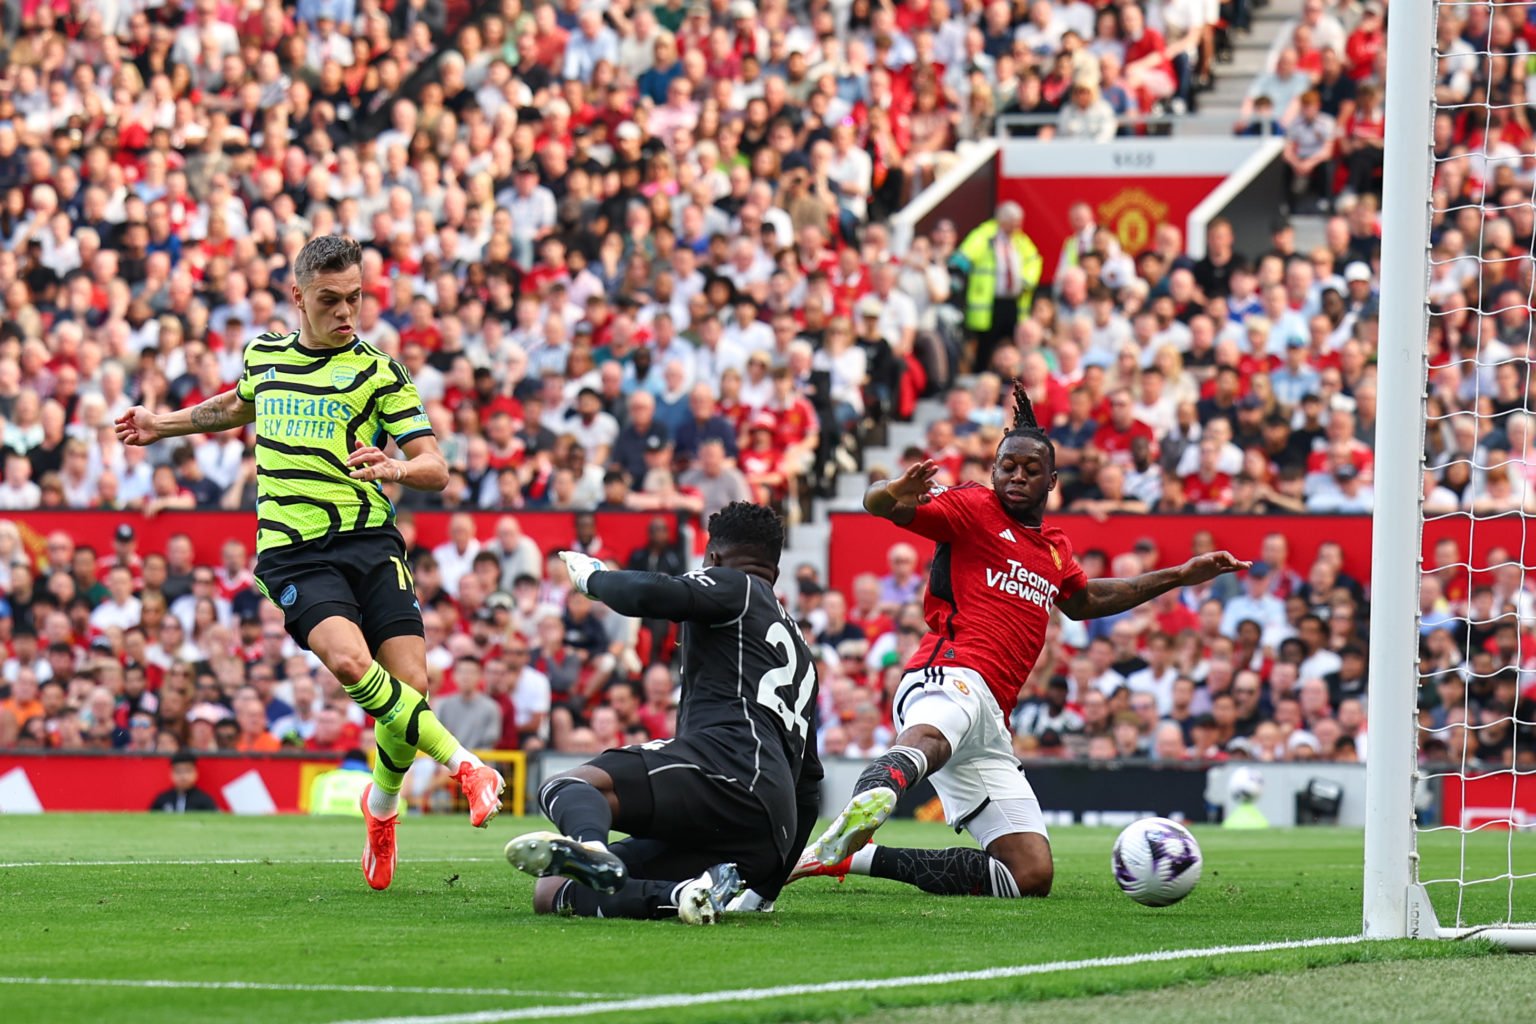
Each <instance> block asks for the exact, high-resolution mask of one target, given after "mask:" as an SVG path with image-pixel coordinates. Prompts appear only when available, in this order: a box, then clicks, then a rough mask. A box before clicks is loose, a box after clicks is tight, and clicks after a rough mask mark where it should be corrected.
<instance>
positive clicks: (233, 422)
mask: <svg viewBox="0 0 1536 1024" xmlns="http://www.w3.org/2000/svg"><path fill="white" fill-rule="evenodd" d="M255 418H256V406H255V404H254V403H252V402H247V401H246V400H245V399H243V398H241V397H240V396H239V395H238V394H236V393H235V392H234V390H233V389H231V390H229V391H226V392H224V393H223V394H221V395H214V396H213V397H212V398H210V399H208V400H207V401H206V402H199V403H198V404H197V405H194V406H193V407H192V409H191V410H190V414H189V416H188V419H189V420H190V421H191V424H192V428H193V430H194V432H196V433H201V434H217V433H218V432H219V431H221V430H230V429H233V428H234V427H243V426H245V425H246V424H247V423H250V422H251V421H252V420H254V419H255Z"/></svg>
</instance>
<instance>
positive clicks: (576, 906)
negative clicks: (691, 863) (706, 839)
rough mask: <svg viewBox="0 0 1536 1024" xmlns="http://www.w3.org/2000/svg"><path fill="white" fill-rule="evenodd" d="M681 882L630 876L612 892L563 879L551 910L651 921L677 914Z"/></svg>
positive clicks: (563, 912)
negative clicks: (563, 881)
mask: <svg viewBox="0 0 1536 1024" xmlns="http://www.w3.org/2000/svg"><path fill="white" fill-rule="evenodd" d="M682 884H683V883H681V882H658V881H652V880H648V879H641V878H631V879H630V880H629V881H627V882H625V883H624V888H622V889H620V890H619V891H618V892H616V893H613V894H611V895H610V894H607V893H600V892H598V891H597V890H595V889H588V888H587V887H586V886H584V885H581V884H579V883H577V882H566V883H565V885H563V886H561V888H560V891H559V892H557V893H556V894H555V906H554V912H555V913H557V914H572V915H574V916H576V917H627V918H631V919H636V920H641V921H653V920H656V919H658V918H663V917H676V916H677V896H676V893H677V888H678V886H680V885H682Z"/></svg>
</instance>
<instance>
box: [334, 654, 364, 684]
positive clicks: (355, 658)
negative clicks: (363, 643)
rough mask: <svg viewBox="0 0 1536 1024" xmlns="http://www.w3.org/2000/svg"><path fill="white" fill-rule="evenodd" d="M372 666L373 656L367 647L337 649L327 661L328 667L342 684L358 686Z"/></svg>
mask: <svg viewBox="0 0 1536 1024" xmlns="http://www.w3.org/2000/svg"><path fill="white" fill-rule="evenodd" d="M372 667H373V658H372V657H371V656H370V655H369V654H368V650H367V648H362V649H359V650H344V651H337V652H335V653H333V654H332V655H331V656H330V658H329V659H328V660H327V663H326V668H328V669H330V670H331V674H332V675H334V676H335V677H336V680H337V681H338V682H339V683H341V685H342V686H356V685H357V684H358V682H360V681H361V680H362V678H363V676H365V675H367V674H368V670H369V669H370V668H372Z"/></svg>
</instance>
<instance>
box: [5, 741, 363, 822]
mask: <svg viewBox="0 0 1536 1024" xmlns="http://www.w3.org/2000/svg"><path fill="white" fill-rule="evenodd" d="M338 761H340V758H339V757H337V756H331V755H326V754H308V755H305V756H303V757H292V756H271V757H260V756H246V757H203V758H199V759H198V762H197V773H198V779H197V785H198V788H199V789H202V790H203V791H204V792H206V793H207V794H208V795H209V796H211V797H213V799H214V802H215V803H217V804H218V805H219V809H220V810H223V811H233V812H235V813H237V814H294V813H302V812H305V811H307V810H308V809H309V784H310V783H311V782H312V781H313V780H314V779H315V777H316V776H317V775H320V774H322V773H324V772H328V771H330V770H331V769H333V768H335V767H336V764H337V762H338ZM170 785H171V773H170V761H169V759H168V758H166V757H163V756H129V755H94V754H66V753H47V754H31V755H29V754H20V753H15V752H3V753H0V814H29V813H30V814H38V813H41V812H44V811H147V810H149V804H150V801H152V800H154V798H155V797H156V796H157V795H158V794H159V793H161V792H163V791H165V790H166V789H168V788H170Z"/></svg>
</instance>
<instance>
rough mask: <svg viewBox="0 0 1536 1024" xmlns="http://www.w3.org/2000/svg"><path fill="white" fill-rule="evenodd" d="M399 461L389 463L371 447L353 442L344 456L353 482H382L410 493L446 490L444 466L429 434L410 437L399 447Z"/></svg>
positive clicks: (446, 472)
mask: <svg viewBox="0 0 1536 1024" xmlns="http://www.w3.org/2000/svg"><path fill="white" fill-rule="evenodd" d="M400 454H402V455H404V456H405V458H403V459H392V458H390V457H389V456H388V455H385V454H384V452H382V451H381V450H379V449H378V448H375V447H374V446H373V445H371V444H363V442H361V441H359V442H357V447H356V449H355V450H354V451H353V452H352V454H351V455H348V456H347V465H348V466H351V467H352V471H351V474H350V475H351V477H352V479H354V480H383V481H385V482H388V483H397V484H400V485H401V486H403V487H409V488H410V489H411V490H413V491H440V490H442V489H443V488H444V487H447V486H448V463H447V461H446V460H444V458H443V453H442V451H441V449H439V448H438V447H437V438H435V437H433V436H431V435H430V434H424V435H422V436H421V437H413V438H411V439H410V440H409V441H407V442H405V444H403V445H401V446H400Z"/></svg>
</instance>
